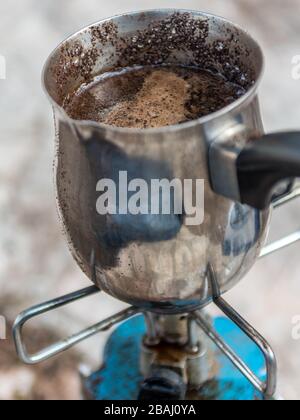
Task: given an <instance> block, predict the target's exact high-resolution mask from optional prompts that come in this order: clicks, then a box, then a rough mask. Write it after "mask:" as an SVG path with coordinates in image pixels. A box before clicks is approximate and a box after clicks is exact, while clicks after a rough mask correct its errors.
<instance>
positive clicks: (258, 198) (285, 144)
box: [237, 132, 300, 209]
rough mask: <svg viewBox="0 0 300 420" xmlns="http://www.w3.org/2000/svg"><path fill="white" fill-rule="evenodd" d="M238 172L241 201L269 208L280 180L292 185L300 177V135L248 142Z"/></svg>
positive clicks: (240, 156)
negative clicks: (292, 181)
mask: <svg viewBox="0 0 300 420" xmlns="http://www.w3.org/2000/svg"><path fill="white" fill-rule="evenodd" d="M237 173H238V182H239V188H240V195H241V202H242V203H243V204H248V205H250V206H252V207H255V208H258V209H265V208H267V207H268V206H269V205H270V204H271V203H272V200H273V198H274V189H275V187H276V186H277V185H278V183H279V182H280V181H284V180H287V181H289V182H288V183H289V184H291V180H292V179H294V178H296V177H300V132H290V133H276V134H268V135H266V136H263V137H262V138H261V139H258V140H256V141H254V142H252V143H249V144H248V145H247V146H246V147H245V148H244V149H243V150H242V151H241V153H240V155H239V156H238V159H237ZM286 192H287V191H286Z"/></svg>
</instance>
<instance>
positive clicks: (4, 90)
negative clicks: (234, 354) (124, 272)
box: [0, 0, 300, 399]
mask: <svg viewBox="0 0 300 420" xmlns="http://www.w3.org/2000/svg"><path fill="white" fill-rule="evenodd" d="M162 5H163V6H164V7H184V8H190V9H200V10H204V11H208V12H213V13H216V14H218V15H223V16H225V17H227V18H229V19H231V20H234V21H236V22H237V23H239V24H241V25H242V26H243V27H245V28H248V30H249V31H250V32H251V33H252V34H253V35H254V37H256V38H257V39H258V41H259V42H260V43H261V45H262V47H263V49H264V51H265V55H266V63H267V64H266V72H265V77H264V80H263V83H262V86H261V91H260V97H261V103H262V110H263V116H264V121H265V125H266V129H267V131H271V130H281V129H287V128H289V129H292V128H294V129H296V128H299V127H300V107H299V101H300V80H295V79H296V78H293V77H292V59H293V57H294V56H296V55H300V17H299V16H300V3H299V0H285V1H282V0H264V1H262V0H226V1H224V0H210V1H209V2H208V1H204V0H197V1H195V0H185V1H184V2H183V1H178V0H173V1H169V0H165V1H164V2H162V1H161V0H160V1H158V0H152V1H149V0H140V1H139V2H137V1H134V0H113V1H111V2H105V1H99V0H84V1H83V0H73V1H72V2H70V1H66V0H43V1H38V0H23V1H19V0H10V1H6V2H4V1H2V2H0V22H1V24H0V55H1V56H4V57H5V59H6V63H7V77H6V80H0V89H1V95H0V109H1V114H0V123H1V125H0V126H1V139H0V215H1V219H0V314H1V315H5V316H6V317H7V318H8V319H14V318H15V316H16V315H17V313H18V311H19V310H20V309H24V308H25V307H27V306H28V305H32V304H35V303H37V302H39V301H41V300H46V299H49V298H53V297H55V296H57V295H59V294H63V293H66V292H69V291H73V290H75V289H76V288H78V287H82V286H85V285H86V284H89V283H88V281H87V280H86V278H85V277H84V276H83V274H81V272H80V271H79V270H78V268H77V266H76V265H75V264H74V262H73V260H72V258H71V257H70V255H69V252H68V250H67V247H66V245H65V242H64V239H63V237H62V235H61V232H60V228H59V226H58V222H57V215H56V210H55V201H54V194H53V186H52V156H53V149H54V142H53V138H54V132H53V120H52V116H51V108H50V106H49V104H48V102H47V99H46V97H45V95H44V93H43V91H42V88H41V84H40V73H41V69H42V66H43V63H44V61H45V59H46V57H47V56H48V54H49V53H50V51H51V50H52V49H53V48H54V47H55V46H56V45H57V44H58V43H59V42H60V41H61V40H62V39H64V38H65V37H66V36H67V35H69V34H70V33H72V32H74V31H76V30H77V29H79V28H81V27H83V26H85V25H87V24H89V23H91V22H93V21H97V20H99V19H101V18H104V17H107V16H110V15H113V14H117V13H120V12H126V11H131V10H137V9H147V8H156V7H161V6H162ZM299 206H300V203H299V201H298V202H297V203H294V204H293V205H290V206H288V207H287V208H286V209H284V210H280V211H279V212H278V213H277V214H275V215H274V219H273V223H272V228H271V237H272V238H278V237H280V236H281V235H284V234H285V233H290V232H292V231H293V230H295V229H299V227H300V211H299ZM299 249H300V244H299V245H295V246H293V247H291V248H290V249H288V250H285V251H283V252H281V253H280V254H278V255H276V256H273V257H269V258H267V259H264V260H261V261H259V262H258V263H257V264H256V266H255V268H254V269H253V270H252V272H251V273H250V274H249V275H248V276H247V278H245V279H244V281H243V282H242V283H241V284H240V285H239V286H237V287H236V288H235V289H234V290H233V291H232V292H230V293H229V294H228V296H227V299H228V300H229V301H230V302H231V303H232V305H233V306H234V307H236V308H237V309H238V310H239V311H240V312H241V313H242V314H243V315H244V317H246V318H247V319H248V320H249V321H250V322H251V323H252V324H253V325H254V326H255V327H256V328H257V329H258V330H259V331H260V332H261V333H262V334H263V335H265V336H266V338H267V339H268V340H269V341H270V343H271V344H272V345H273V347H274V349H275V351H276V353H277V356H278V361H279V373H280V392H281V393H282V395H283V396H284V397H286V398H288V399H300V363H299V357H298V355H299V351H300V339H299V340H297V339H296V337H294V338H293V334H292V331H293V330H292V329H293V320H294V321H297V319H296V318H295V317H296V316H298V315H300V259H299V255H300V253H299ZM99 299H100V298H99V297H95V298H93V299H91V300H90V301H89V302H82V303H80V304H76V305H74V306H73V307H70V308H68V309H65V310H62V311H60V313H59V314H58V315H53V316H51V317H49V318H47V319H46V318H42V319H41V321H40V322H39V324H38V326H39V327H40V328H47V329H48V328H52V329H55V332H56V334H58V335H63V336H64V335H65V334H67V333H70V332H74V331H76V330H77V329H78V328H81V327H83V326H86V325H89V324H90V323H92V322H94V321H97V320H99V319H101V318H102V317H104V316H105V315H108V314H110V313H112V311H114V310H116V309H118V308H119V307H121V306H122V305H121V304H120V303H119V302H117V301H115V300H113V299H111V298H109V297H107V296H103V297H102V298H101V301H100V300H99ZM104 339H105V338H103V337H101V338H100V339H99V338H97V339H92V340H91V341H89V342H88V343H85V344H83V345H82V346H81V347H80V348H79V349H80V351H81V352H82V358H83V360H84V361H85V363H87V364H90V365H95V364H96V362H97V361H98V360H99V357H100V356H99V355H100V350H101V346H102V345H103V343H104ZM1 348H3V346H2V344H1V342H0V353H1ZM4 360H5V359H4ZM0 363H1V359H0ZM16 368H17V365H16ZM6 369H7V366H5V362H2V365H1V364H0V381H1V377H2V378H5V380H3V381H2V382H1V388H2V389H4V391H7V392H6V393H5V392H4V394H3V397H4V396H5V397H9V395H11V396H12V395H15V394H14V393H10V392H9V389H10V388H9V389H5V387H8V386H11V383H14V380H15V381H16V382H19V380H18V379H17V378H18V376H17V375H18V374H20V371H18V372H19V373H18V372H16V369H11V370H9V372H11V373H10V375H11V376H13V375H15V376H13V377H11V378H10V380H9V379H8V377H7V375H6V376H5V375H4V373H3V372H4V371H6ZM18 369H22V368H21V367H20V366H19V365H18ZM22 372H24V370H22ZM3 375H4V376H3ZM25 375H26V374H25ZM23 376H24V375H23ZM26 383H27V382H26V381H25V388H26ZM28 386H29V385H28ZM23 391H24V390H23ZM76 392H77V391H76ZM24 395H25V396H26V395H31V394H30V393H29V392H27V393H26V389H25V391H24ZM75 395H76V393H75V391H74V394H73V396H74V397H75ZM52 396H53V393H51V392H50V391H49V394H48V397H49V398H51V397H52ZM46 397H47V395H46ZM68 397H70V394H68ZM0 398H1V394H0Z"/></svg>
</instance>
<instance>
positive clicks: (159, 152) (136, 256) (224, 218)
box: [44, 10, 270, 313]
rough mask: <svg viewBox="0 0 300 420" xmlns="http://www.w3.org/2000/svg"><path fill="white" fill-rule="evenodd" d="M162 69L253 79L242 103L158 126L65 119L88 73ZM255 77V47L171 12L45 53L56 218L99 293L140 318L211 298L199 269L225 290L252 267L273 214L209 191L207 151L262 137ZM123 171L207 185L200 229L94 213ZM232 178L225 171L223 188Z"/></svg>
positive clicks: (224, 26)
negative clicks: (136, 310)
mask: <svg viewBox="0 0 300 420" xmlns="http://www.w3.org/2000/svg"><path fill="white" fill-rule="evenodd" d="M156 34H157V35H158V36H160V37H161V39H157V36H156ZM168 34H169V36H167V35H168ZM177 34H180V37H177ZM162 35H163V36H162ZM147 40H148V43H147V42H146V41H147ZM161 63H168V64H182V65H197V66H200V65H201V66H204V65H205V66H206V67H207V68H210V69H212V68H214V69H216V70H218V71H224V72H227V74H231V78H233V79H234V78H235V77H241V82H243V81H245V80H246V78H248V82H249V80H251V81H250V83H249V86H248V87H247V94H246V95H244V96H243V97H242V98H241V99H240V100H238V101H236V102H235V103H233V104H232V105H230V106H228V107H227V108H224V109H223V110H221V111H219V112H216V113H214V114H211V115H209V116H208V117H205V118H202V119H199V120H196V121H193V122H190V123H184V124H181V125H178V126H172V127H164V128H161V129H146V130H134V129H120V128H119V129H118V128H113V127H109V126H104V125H101V124H96V123H94V122H90V121H75V120H72V119H71V118H69V117H68V116H67V114H66V112H65V111H64V101H65V100H66V98H67V97H68V94H70V93H71V92H72V90H73V89H75V88H76V87H78V86H79V85H80V84H81V83H83V82H84V81H85V80H86V81H87V80H88V79H89V78H91V77H93V76H94V75H96V74H99V73H104V72H106V71H110V70H112V69H114V68H119V67H126V66H133V65H145V64H152V65H155V64H161ZM262 69H263V57H262V53H261V50H260V48H259V46H258V45H257V44H256V43H255V41H253V39H252V38H251V37H250V36H249V35H248V34H247V33H245V32H244V31H243V30H241V29H240V28H238V27H237V26H236V25H234V24H232V23H230V22H227V21H225V20H224V19H222V18H218V17H214V16H211V15H206V14H203V13H198V12H189V11H188V12H187V11H178V10H157V11H150V12H144V13H133V14H129V15H128V14H127V15H124V16H118V17H115V18H112V19H109V20H107V21H104V22H100V23H97V24H95V25H92V26H90V27H89V28H86V29H84V30H82V31H81V32H79V33H77V34H75V35H74V36H73V37H71V38H69V39H68V40H67V41H65V42H64V43H62V44H61V45H60V46H59V47H58V49H56V50H55V52H54V53H53V54H52V55H51V57H50V58H49V60H48V62H47V64H46V67H45V72H44V81H45V86H46V90H47V93H48V95H49V96H50V99H51V102H52V104H53V107H54V112H55V121H56V137H57V154H56V163H55V178H56V186H57V199H58V205H59V210H60V216H61V220H62V224H63V226H64V230H65V233H66V236H67V238H68V242H69V245H70V248H71V251H72V254H73V256H74V257H75V259H76V261H77V262H78V264H79V265H80V267H81V268H82V270H83V271H84V272H85V273H86V274H87V276H88V277H89V278H90V279H91V280H92V281H93V282H94V283H95V284H96V285H97V286H99V288H101V289H102V290H104V291H105V292H107V293H108V294H110V295H112V296H114V297H116V298H118V299H120V300H122V301H125V302H128V303H131V304H134V305H137V306H139V307H142V308H145V309H146V310H151V311H155V312H163V313H180V312H186V311H190V310H193V309H195V308H198V307H202V306H205V305H206V304H208V303H209V302H210V301H211V299H212V289H211V285H210V282H209V276H207V270H208V266H210V267H212V268H213V270H214V272H215V275H216V278H217V280H218V282H219V286H220V289H221V292H222V293H224V292H226V291H228V290H229V289H231V288H232V287H233V286H234V285H235V284H237V283H238V282H239V281H240V280H241V279H242V278H243V276H244V275H245V274H246V273H247V272H248V270H249V269H250V268H251V267H252V265H253V264H254V262H255V260H256V259H257V257H258V255H259V254H260V251H261V248H262V246H263V244H264V242H265V238H266V234H267V229H268V221H269V216H270V211H269V210H264V211H260V210H257V209H254V208H252V207H249V206H246V205H242V204H240V203H239V202H238V201H233V200H231V199H228V198H225V197H224V196H222V195H220V194H216V193H215V192H214V191H213V189H212V179H211V171H210V168H209V166H210V165H213V164H214V162H209V150H210V148H211V146H212V145H215V144H235V145H238V146H239V147H243V145H245V144H246V143H247V142H248V141H249V137H251V136H252V134H253V133H255V134H258V135H262V134H263V127H262V122H261V116H260V110H259V104H258V99H257V87H258V83H259V80H260V77H261V73H262ZM238 75H239V76H238ZM229 159H230V156H229ZM215 164H216V165H217V162H215ZM121 171H127V173H128V174H129V177H131V178H142V179H146V180H147V181H149V180H151V179H156V178H159V179H179V180H182V182H183V181H184V180H187V179H191V180H204V185H205V188H204V191H205V194H204V220H203V223H200V224H196V225H189V224H186V223H185V217H184V216H183V217H178V216H177V215H175V214H170V215H152V216H151V215H141V214H140V215H128V214H127V215H122V214H121V215H100V214H99V213H98V212H97V210H96V202H97V199H98V198H99V192H97V183H98V181H99V180H100V179H103V178H109V179H113V180H115V181H116V182H118V181H117V180H118V174H119V173H120V172H121ZM230 177H231V174H230V170H229V171H228V173H225V174H224V190H226V188H227V185H230V183H231V182H232V180H231V179H230ZM224 195H226V193H225V194H224ZM227 195H228V194H227Z"/></svg>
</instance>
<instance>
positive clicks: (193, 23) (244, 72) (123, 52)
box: [53, 13, 254, 105]
mask: <svg viewBox="0 0 300 420" xmlns="http://www.w3.org/2000/svg"><path fill="white" fill-rule="evenodd" d="M140 19H141V20H142V21H143V20H144V17H143V14H142V13H141V15H140ZM210 30H211V28H210V22H209V21H208V19H207V18H205V17H201V16H200V17H197V18H195V17H193V16H192V15H191V14H190V13H174V14H172V15H170V16H168V17H167V18H165V19H162V20H159V21H154V22H151V24H149V25H148V26H147V27H146V28H145V29H143V30H138V31H135V32H134V33H131V34H128V35H126V36H125V35H124V36H121V35H120V34H119V29H118V26H117V25H116V24H115V23H114V22H104V23H102V24H99V25H94V26H91V27H90V28H88V29H87V30H86V40H85V41H80V42H79V41H78V40H76V39H75V38H74V39H73V40H72V39H71V40H69V41H68V42H66V43H65V45H64V46H62V47H61V50H60V57H59V62H58V63H57V62H56V63H55V64H54V65H53V72H54V75H55V78H56V80H57V84H58V85H59V87H60V93H59V98H58V102H59V103H60V105H62V104H63V102H64V101H65V100H66V98H68V95H69V94H71V93H72V91H73V92H74V90H76V89H78V87H79V86H80V85H81V84H83V83H89V82H91V81H92V79H93V78H94V77H95V76H96V75H99V73H104V72H107V71H116V70H118V69H120V68H123V67H132V66H147V65H148V66H149V65H152V66H153V65H162V64H164V65H165V64H169V63H171V64H172V63H174V60H176V56H178V54H179V53H180V52H184V53H187V52H189V53H190V58H189V62H185V63H184V65H186V66H189V67H198V68H201V69H203V70H209V71H210V72H214V73H221V74H222V75H223V76H224V77H225V78H226V79H227V80H228V81H229V82H232V83H236V84H238V85H240V86H242V87H243V88H245V89H248V88H250V87H251V85H252V84H253V82H254V74H251V71H250V70H249V68H248V67H247V66H246V64H245V63H243V62H242V60H241V57H245V56H247V55H248V54H249V52H247V51H246V50H245V47H242V46H241V45H240V44H241V43H240V38H239V34H238V31H237V30H235V29H230V30H228V29H227V30H226V29H224V36H223V37H222V39H221V38H220V39H216V40H214V41H213V42H211V40H210V38H211V37H210ZM104 56H105V57H106V59H105V62H106V64H107V65H104V66H103V65H101V69H97V63H98V60H99V57H101V61H102V58H103V57H104ZM111 63H114V65H112V64H111Z"/></svg>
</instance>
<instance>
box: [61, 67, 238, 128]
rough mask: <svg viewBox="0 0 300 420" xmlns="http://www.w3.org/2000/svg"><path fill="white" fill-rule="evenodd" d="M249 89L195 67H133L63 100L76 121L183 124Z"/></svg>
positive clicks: (131, 125)
mask: <svg viewBox="0 0 300 420" xmlns="http://www.w3.org/2000/svg"><path fill="white" fill-rule="evenodd" d="M244 93H245V89H244V88H243V87H241V86H239V85H237V84H234V83H231V82H229V81H228V80H226V79H225V78H224V77H223V76H222V75H221V74H217V73H212V72H209V71H207V70H202V69H198V68H193V67H180V66H159V67H157V66H156V67H150V66H149V67H135V68H130V69H128V68H127V69H124V70H122V71H119V72H112V73H107V74H105V75H102V76H99V77H96V78H95V79H94V80H93V81H92V83H89V84H85V85H83V86H81V87H80V88H79V89H78V90H77V91H76V92H75V93H74V94H73V95H71V96H70V97H69V98H68V99H67V100H66V102H65V109H66V111H67V113H68V114H69V115H70V116H71V117H72V118H74V119H76V120H90V121H96V122H99V123H104V124H108V125H111V126H116V127H128V128H141V129H144V128H154V127H163V126H170V125H175V124H180V123H183V122H186V121H191V120H195V119H197V118H200V117H203V116H206V115H208V114H211V113H213V112H215V111H218V110H220V109H222V108H223V107H225V106H226V105H229V104H230V103H232V102H234V101H235V100H236V99H238V98H239V97H241V96H242V95H244Z"/></svg>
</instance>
